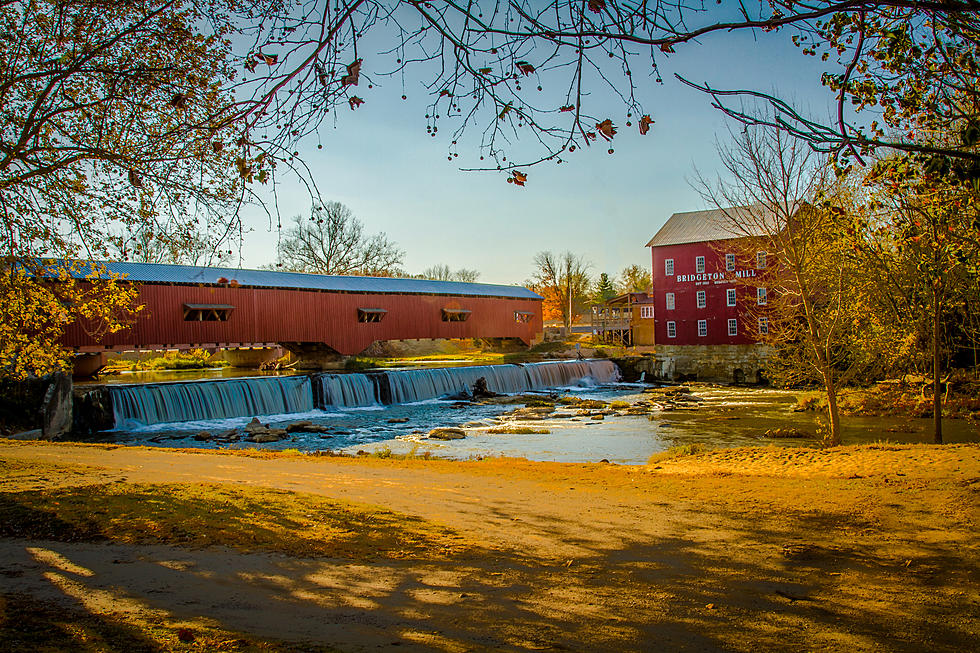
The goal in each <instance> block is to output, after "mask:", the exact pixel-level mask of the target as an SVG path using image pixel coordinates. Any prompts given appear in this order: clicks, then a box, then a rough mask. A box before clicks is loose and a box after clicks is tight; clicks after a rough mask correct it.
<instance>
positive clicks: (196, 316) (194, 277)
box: [64, 262, 543, 355]
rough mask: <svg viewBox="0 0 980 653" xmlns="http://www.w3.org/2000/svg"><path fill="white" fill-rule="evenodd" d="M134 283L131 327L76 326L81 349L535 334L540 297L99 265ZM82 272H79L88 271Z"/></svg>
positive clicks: (430, 284) (419, 282)
mask: <svg viewBox="0 0 980 653" xmlns="http://www.w3.org/2000/svg"><path fill="white" fill-rule="evenodd" d="M100 265H104V266H105V267H106V268H107V270H108V271H109V272H112V273H117V274H122V275H125V279H126V280H127V281H129V282H134V283H138V284H139V286H140V299H139V301H140V303H141V304H144V305H145V308H144V309H143V310H142V311H141V312H140V313H139V316H138V318H137V320H136V323H135V324H134V325H133V326H132V327H131V328H128V329H125V330H122V331H119V332H117V333H112V334H109V335H107V336H105V337H103V338H102V339H101V340H99V341H95V340H94V339H93V338H92V337H91V336H89V335H88V334H87V333H86V331H85V330H84V329H83V328H82V327H80V326H78V325H72V326H71V327H70V328H69V329H68V331H67V333H66V334H65V338H64V344H65V345H67V346H69V347H72V348H74V349H75V350H76V351H77V352H79V353H96V352H105V351H125V350H141V349H187V348H194V347H202V348H229V349H232V348H239V347H269V346H275V345H282V346H284V347H286V348H287V349H290V350H292V351H297V350H298V351H302V350H304V349H314V350H315V349H317V348H319V349H320V350H321V351H322V350H323V348H324V347H326V348H329V350H327V351H332V352H336V353H337V354H341V355H354V354H358V353H360V352H362V351H364V350H365V349H366V348H367V347H368V346H370V345H371V344H372V343H373V342H375V341H384V340H406V339H437V338H508V339H517V340H520V341H521V342H523V343H524V344H526V345H530V344H532V343H534V342H535V341H537V340H538V339H540V337H541V333H542V331H543V329H542V324H541V302H542V298H541V296H539V295H537V294H535V293H533V292H531V291H530V290H528V289H527V288H522V287H519V286H503V285H492V284H482V283H459V282H452V281H431V280H426V279H395V278H377V277H338V276H326V275H318V274H302V273H295V272H277V271H272V270H241V269H230V268H206V267H196V266H187V265H164V264H154V263H125V262H109V263H100ZM87 272H88V270H84V269H83V270H82V271H80V272H79V274H78V276H79V277H80V278H82V277H84V276H85V274H86V273H87Z"/></svg>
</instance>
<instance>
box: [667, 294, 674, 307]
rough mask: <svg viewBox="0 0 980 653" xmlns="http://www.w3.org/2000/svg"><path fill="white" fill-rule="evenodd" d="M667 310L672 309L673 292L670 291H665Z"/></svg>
mask: <svg viewBox="0 0 980 653" xmlns="http://www.w3.org/2000/svg"><path fill="white" fill-rule="evenodd" d="M667 310H668V311H672V310H674V293H672V292H669V293H667Z"/></svg>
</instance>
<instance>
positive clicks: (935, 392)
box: [932, 286, 943, 444]
mask: <svg viewBox="0 0 980 653" xmlns="http://www.w3.org/2000/svg"><path fill="white" fill-rule="evenodd" d="M939 342H940V341H939V289H938V288H936V287H935V286H933V289H932V423H933V428H934V435H933V442H934V443H936V444H942V443H943V403H942V396H943V395H942V388H940V387H939V383H940V376H941V374H940V373H941V371H942V370H941V366H942V361H941V360H940V356H941V352H940V346H939Z"/></svg>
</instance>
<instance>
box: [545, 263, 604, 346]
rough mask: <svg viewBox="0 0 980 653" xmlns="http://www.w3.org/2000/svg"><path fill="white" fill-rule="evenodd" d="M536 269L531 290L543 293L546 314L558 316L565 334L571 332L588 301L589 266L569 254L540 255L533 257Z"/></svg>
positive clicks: (590, 281) (589, 284) (590, 282)
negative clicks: (576, 317) (577, 316)
mask: <svg viewBox="0 0 980 653" xmlns="http://www.w3.org/2000/svg"><path fill="white" fill-rule="evenodd" d="M534 264H535V266H537V270H536V272H535V277H534V281H533V282H532V284H531V287H532V289H536V290H539V292H541V291H543V293H542V296H543V297H544V298H545V302H544V303H545V310H546V312H549V311H550V312H553V313H557V314H560V315H561V320H562V323H563V324H564V327H565V334H566V335H569V334H571V332H572V321H573V320H574V318H575V316H576V315H579V314H581V313H582V311H583V310H584V309H585V306H586V304H587V303H588V301H589V287H590V286H591V284H592V280H591V279H590V278H589V273H588V270H589V267H591V266H590V264H589V263H588V262H587V261H586V260H585V259H584V258H582V257H581V256H577V255H575V254H572V253H571V252H563V253H562V254H559V255H557V256H556V255H555V254H552V253H551V252H539V253H537V254H536V255H535V256H534Z"/></svg>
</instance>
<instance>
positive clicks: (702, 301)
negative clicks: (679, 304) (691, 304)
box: [698, 290, 708, 308]
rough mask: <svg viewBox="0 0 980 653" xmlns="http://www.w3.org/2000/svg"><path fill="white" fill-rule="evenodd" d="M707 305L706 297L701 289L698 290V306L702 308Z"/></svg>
mask: <svg viewBox="0 0 980 653" xmlns="http://www.w3.org/2000/svg"><path fill="white" fill-rule="evenodd" d="M707 305H708V297H707V295H706V294H705V292H704V291H703V290H699V291H698V308H704V307H705V306H707Z"/></svg>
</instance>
